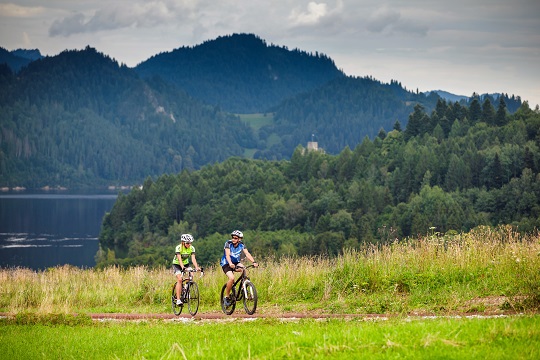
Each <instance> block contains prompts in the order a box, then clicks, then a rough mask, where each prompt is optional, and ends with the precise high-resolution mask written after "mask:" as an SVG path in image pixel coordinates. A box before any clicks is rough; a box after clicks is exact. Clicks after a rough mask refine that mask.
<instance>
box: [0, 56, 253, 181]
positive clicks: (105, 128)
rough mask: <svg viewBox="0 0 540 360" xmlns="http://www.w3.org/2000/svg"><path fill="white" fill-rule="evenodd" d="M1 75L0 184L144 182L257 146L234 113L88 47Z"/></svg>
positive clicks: (246, 128)
mask: <svg viewBox="0 0 540 360" xmlns="http://www.w3.org/2000/svg"><path fill="white" fill-rule="evenodd" d="M3 73H4V75H3V76H0V108H1V109H2V111H1V112H0V154H1V156H0V184H1V185H2V186H25V187H29V188H36V187H42V186H45V185H49V186H58V185H61V186H67V187H71V188H75V187H82V186H89V185H90V184H92V186H98V185H101V186H105V185H109V184H127V183H139V184H140V183H141V182H142V181H143V180H144V179H145V178H146V177H152V176H157V175H161V174H164V173H176V172H179V171H182V170H183V169H195V168H200V167H201V166H203V165H205V164H208V163H213V162H218V161H223V160H225V159H227V158H228V157H231V156H240V155H242V154H243V148H245V147H254V144H253V133H252V131H251V129H250V128H249V127H248V126H246V125H245V124H244V123H243V122H241V121H240V119H239V118H238V117H235V116H232V115H229V114H226V113H223V112H220V111H217V110H216V109H215V108H214V107H211V106H206V105H203V104H202V103H200V102H198V101H196V100H194V99H193V98H191V97H190V96H189V95H187V94H186V93H185V92H182V91H180V90H178V89H176V88H174V87H173V86H172V85H169V84H166V83H164V82H163V81H161V80H159V79H152V80H149V81H145V80H142V79H141V78H140V77H139V76H138V75H137V74H136V73H135V71H133V69H130V68H127V67H125V66H119V65H118V63H117V62H115V61H113V60H112V59H111V58H109V57H107V56H105V55H103V54H101V53H98V52H96V50H95V49H92V48H89V47H87V48H86V49H85V50H83V51H65V52H62V53H61V54H59V55H57V56H54V57H46V58H43V59H39V60H36V61H33V62H31V63H30V64H29V65H28V66H27V67H25V68H23V69H22V70H21V71H20V73H18V74H17V75H14V74H11V75H10V74H8V73H5V72H3Z"/></svg>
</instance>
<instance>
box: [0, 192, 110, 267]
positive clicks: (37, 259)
mask: <svg viewBox="0 0 540 360" xmlns="http://www.w3.org/2000/svg"><path fill="white" fill-rule="evenodd" d="M116 198H117V193H112V192H110V193H107V194H95V193H86V194H80V193H79V194H73V193H68V192H50V191H49V192H41V193H27V192H21V193H13V192H10V193H5V194H0V267H4V268H5V267H26V268H30V269H33V270H43V269H46V268H49V267H54V266H57V265H66V264H69V265H74V266H77V267H81V268H89V267H93V266H95V264H96V261H95V259H94V256H95V255H96V253H97V250H98V235H99V231H100V228H101V221H102V220H103V216H104V215H105V214H106V213H107V212H108V211H110V210H111V209H112V207H113V205H114V202H115V201H116Z"/></svg>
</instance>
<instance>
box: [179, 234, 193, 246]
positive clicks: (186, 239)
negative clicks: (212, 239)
mask: <svg viewBox="0 0 540 360" xmlns="http://www.w3.org/2000/svg"><path fill="white" fill-rule="evenodd" d="M180 239H181V240H182V242H185V243H188V244H191V243H192V242H193V236H191V235H190V234H182V236H181V237H180Z"/></svg>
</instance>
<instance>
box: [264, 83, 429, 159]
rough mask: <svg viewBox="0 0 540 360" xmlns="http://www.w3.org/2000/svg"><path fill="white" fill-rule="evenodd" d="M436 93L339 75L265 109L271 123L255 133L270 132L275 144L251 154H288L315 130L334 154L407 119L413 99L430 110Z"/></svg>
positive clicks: (320, 140)
mask: <svg viewBox="0 0 540 360" xmlns="http://www.w3.org/2000/svg"><path fill="white" fill-rule="evenodd" d="M438 99H439V97H438V96H437V95H435V94H432V95H430V96H426V95H425V94H422V93H421V94H415V93H413V92H410V91H407V90H406V89H404V88H403V87H402V86H401V84H399V83H398V82H396V81H392V82H391V83H390V84H383V83H381V82H380V81H377V80H375V79H373V78H369V77H366V78H354V77H342V78H338V79H335V80H332V81H330V82H328V83H326V84H325V85H323V86H321V87H319V88H317V89H315V90H313V91H311V92H309V93H304V94H301V95H298V96H295V97H292V98H290V99H287V100H284V101H283V102H282V103H281V104H280V105H279V106H276V107H275V108H273V109H271V110H272V111H273V112H274V122H273V123H272V124H271V125H267V126H264V127H262V128H261V130H260V137H262V138H264V139H266V138H267V137H269V136H271V135H273V134H275V135H277V137H279V143H277V144H274V145H273V146H271V147H270V148H269V149H268V150H266V151H259V152H258V153H256V154H255V157H256V158H260V159H272V158H276V157H277V158H278V159H279V158H288V156H281V157H279V156H276V155H279V154H281V155H284V154H291V153H292V151H293V150H294V148H295V147H296V146H297V145H298V144H305V143H306V142H307V141H309V140H310V138H311V136H312V135H315V140H316V141H317V142H318V144H319V147H321V148H323V149H324V150H325V151H328V152H330V153H332V154H337V153H339V152H341V150H343V148H345V147H346V146H348V147H349V148H354V147H355V146H356V145H357V144H359V143H360V142H361V141H362V140H363V138H364V137H365V136H368V137H370V138H374V137H375V136H376V135H377V134H378V133H379V131H381V130H383V131H390V130H392V128H393V127H394V126H395V125H396V122H397V123H399V125H401V126H405V125H406V124H407V119H408V116H409V114H410V113H411V112H412V111H413V109H414V106H415V105H416V104H422V106H423V107H424V108H425V109H426V111H428V112H430V111H431V110H432V109H433V108H434V107H435V104H436V103H437V100H438Z"/></svg>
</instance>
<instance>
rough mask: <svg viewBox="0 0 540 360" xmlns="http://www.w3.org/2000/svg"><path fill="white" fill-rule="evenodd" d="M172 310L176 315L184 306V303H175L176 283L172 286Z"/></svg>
mask: <svg viewBox="0 0 540 360" xmlns="http://www.w3.org/2000/svg"><path fill="white" fill-rule="evenodd" d="M171 299H172V310H173V313H174V315H176V316H178V315H180V314H181V313H182V309H183V308H184V304H182V305H176V283H174V284H173V286H172V296H171Z"/></svg>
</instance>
